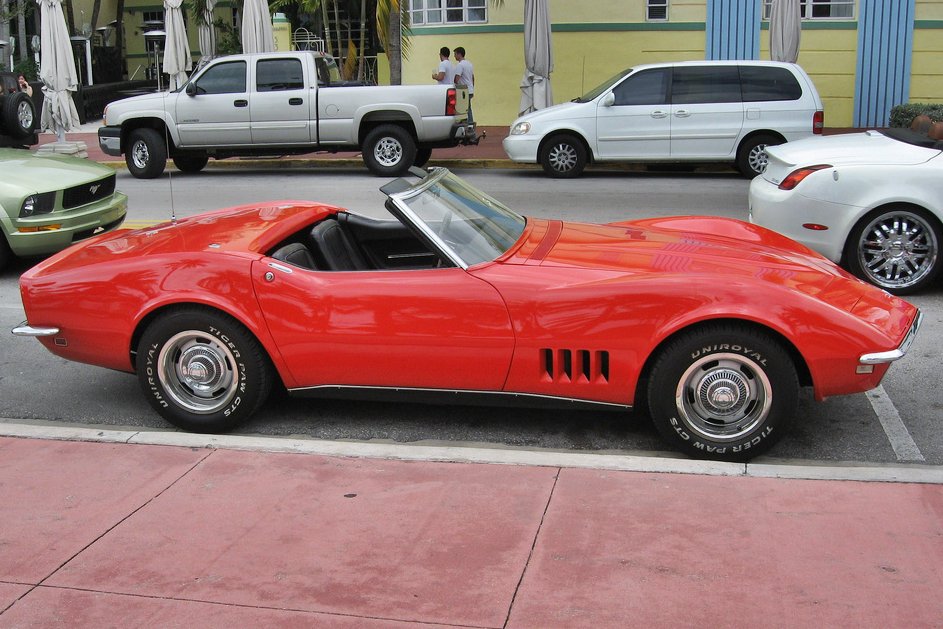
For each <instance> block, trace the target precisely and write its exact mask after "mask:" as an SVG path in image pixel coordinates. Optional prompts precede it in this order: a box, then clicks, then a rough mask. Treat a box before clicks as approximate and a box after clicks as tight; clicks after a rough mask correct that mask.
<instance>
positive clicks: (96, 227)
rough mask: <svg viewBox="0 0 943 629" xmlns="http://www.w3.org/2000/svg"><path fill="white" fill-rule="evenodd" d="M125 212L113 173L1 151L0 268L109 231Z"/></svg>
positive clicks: (63, 159)
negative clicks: (14, 258) (13, 260)
mask: <svg viewBox="0 0 943 629" xmlns="http://www.w3.org/2000/svg"><path fill="white" fill-rule="evenodd" d="M127 211H128V197H127V196H125V195H124V194H122V193H121V192H118V191H116V190H115V171H114V170H112V169H111V168H108V167H107V166H102V165H101V164H99V163H97V162H93V161H91V160H88V159H82V158H78V157H68V156H65V155H49V156H45V155H44V156H39V155H36V154H34V153H30V152H29V151H26V150H23V149H0V269H2V268H3V267H4V266H5V265H6V264H7V262H8V261H9V260H10V258H11V256H13V255H15V256H21V257H28V256H42V255H48V254H50V253H55V252H56V251H59V250H61V249H65V248H66V247H68V246H69V245H71V244H72V243H74V242H78V241H80V240H83V239H85V238H88V237H90V236H94V235H95V234H100V233H102V232H106V231H109V230H112V229H114V228H115V227H117V226H118V225H120V224H121V222H122V221H123V220H124V217H125V214H127Z"/></svg>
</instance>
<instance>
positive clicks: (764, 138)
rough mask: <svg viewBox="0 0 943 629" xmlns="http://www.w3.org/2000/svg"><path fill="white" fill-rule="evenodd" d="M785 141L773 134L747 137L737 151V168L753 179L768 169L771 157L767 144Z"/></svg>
mask: <svg viewBox="0 0 943 629" xmlns="http://www.w3.org/2000/svg"><path fill="white" fill-rule="evenodd" d="M782 143H783V141H782V140H781V139H780V138H777V137H776V136H773V135H754V136H753V137H751V138H747V139H746V140H744V141H743V143H742V144H741V145H740V148H739V150H738V151H737V170H739V171H740V174H742V175H743V176H744V177H746V178H747V179H753V178H754V177H757V176H759V175H762V174H763V173H764V172H765V171H766V164H767V163H768V162H769V157H767V155H766V147H767V146H776V145H778V144H782Z"/></svg>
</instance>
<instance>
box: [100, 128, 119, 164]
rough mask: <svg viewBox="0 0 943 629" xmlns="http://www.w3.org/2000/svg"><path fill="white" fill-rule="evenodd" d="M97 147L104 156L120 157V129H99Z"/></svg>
mask: <svg viewBox="0 0 943 629" xmlns="http://www.w3.org/2000/svg"><path fill="white" fill-rule="evenodd" d="M98 146H99V147H101V150H102V151H103V152H104V153H105V154H106V155H112V156H114V157H121V127H99V128H98Z"/></svg>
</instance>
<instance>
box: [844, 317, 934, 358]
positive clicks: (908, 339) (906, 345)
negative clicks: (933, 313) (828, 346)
mask: <svg viewBox="0 0 943 629" xmlns="http://www.w3.org/2000/svg"><path fill="white" fill-rule="evenodd" d="M921 323H923V313H922V312H920V311H919V310H918V311H917V316H916V317H914V322H913V323H912V324H911V326H910V330H908V331H907V336H905V337H904V340H903V342H902V343H901V344H900V346H899V347H898V348H897V349H892V350H891V351H889V352H874V353H870V354H862V355H861V358H859V359H858V362H859V363H860V364H862V365H882V364H884V363H892V362H894V361H895V360H900V359H901V358H903V357H904V356H906V355H907V350H909V349H910V346H911V344H912V343H913V342H914V338H915V337H916V336H917V331H918V330H919V329H920V324H921Z"/></svg>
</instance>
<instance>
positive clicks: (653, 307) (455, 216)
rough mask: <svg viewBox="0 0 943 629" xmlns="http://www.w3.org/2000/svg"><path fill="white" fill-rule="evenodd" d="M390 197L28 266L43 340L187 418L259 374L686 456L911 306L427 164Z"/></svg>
mask: <svg viewBox="0 0 943 629" xmlns="http://www.w3.org/2000/svg"><path fill="white" fill-rule="evenodd" d="M414 174H415V175H419V176H421V178H419V179H416V180H413V181H407V180H406V179H399V180H396V181H393V182H391V183H390V184H388V185H386V186H384V188H383V191H384V192H385V193H386V194H387V195H388V196H389V199H388V200H387V208H388V209H389V211H390V212H391V213H392V214H393V216H394V217H395V218H396V219H397V220H374V219H370V218H366V217H363V216H358V215H356V214H351V213H348V212H345V211H343V210H340V209H338V208H334V207H327V206H323V205H318V204H314V203H308V202H298V201H285V202H276V203H269V204H264V205H253V206H243V207H237V208H232V209H227V210H220V211H216V212H211V213H207V214H202V215H198V216H194V217H192V218H188V219H184V220H180V221H176V222H173V223H166V224H163V225H159V226H156V227H154V228H151V229H141V230H135V231H129V230H122V231H117V232H112V233H109V234H104V235H102V236H100V237H97V238H94V239H91V240H88V241H86V242H85V243H82V244H79V245H76V246H74V247H72V248H70V249H68V250H66V251H64V252H62V253H60V254H57V255H56V256H54V257H52V258H50V259H48V260H46V261H45V262H43V263H41V264H39V265H38V266H36V267H35V268H33V269H31V270H29V271H28V272H27V273H25V274H24V275H23V277H22V279H21V282H20V287H21V293H22V297H23V304H24V306H25V309H26V314H27V318H28V322H27V323H24V324H23V325H22V326H20V327H18V328H17V329H15V330H14V333H15V334H18V335H24V336H36V337H38V338H39V340H40V341H41V342H42V343H43V345H45V346H46V347H47V348H48V349H49V350H50V351H51V352H53V353H55V354H57V355H59V356H62V357H64V358H68V359H71V360H76V361H80V362H86V363H90V364H93V365H100V366H102V367H108V368H111V369H117V370H121V371H128V372H134V373H137V376H138V378H139V380H140V383H141V386H142V388H143V389H144V393H145V395H146V396H147V398H148V400H149V401H150V403H151V404H152V405H153V406H154V408H156V409H157V411H158V412H159V413H160V414H161V415H163V416H164V417H165V418H166V419H167V420H168V421H170V422H171V423H173V424H176V425H177V426H180V427H182V428H185V429H188V430H195V431H202V432H216V431H224V430H228V429H230V428H232V427H233V426H235V425H236V424H238V423H239V422H241V421H243V420H244V419H246V418H247V417H248V416H250V415H251V414H252V413H254V412H255V411H256V410H257V409H258V408H259V406H260V405H261V404H262V402H263V401H264V400H265V398H266V396H267V395H268V393H269V390H270V389H271V387H272V386H273V385H284V386H285V387H286V388H287V389H288V390H289V391H290V392H291V393H293V394H299V395H305V394H308V395H333V396H337V395H339V394H340V395H345V396H350V397H363V396H379V397H392V396H397V397H399V396H409V395H413V396H419V397H422V398H424V399H429V400H459V401H461V400H468V399H470V398H472V397H474V398H478V399H482V398H483V399H484V400H485V401H491V402H495V403H497V404H506V403H512V402H514V403H519V402H527V403H534V404H548V403H552V404H555V405H560V404H562V405H566V406H573V407H579V406H595V407H599V406H604V407H611V408H626V409H627V408H631V407H633V406H637V405H641V404H647V408H648V410H649V411H650V414H651V416H652V419H653V420H654V422H655V425H656V426H657V427H658V430H659V431H660V432H661V434H662V435H663V436H664V437H665V439H667V440H668V441H669V442H670V443H671V444H672V445H673V446H675V447H677V448H679V449H681V450H683V451H685V452H687V453H689V454H692V455H695V456H702V457H709V458H715V459H722V460H745V459H748V458H750V457H752V456H755V455H757V454H759V453H761V452H763V451H765V450H767V449H768V448H769V447H770V446H771V445H772V444H773V443H774V442H775V441H776V440H777V439H778V438H779V436H780V435H781V434H782V433H783V432H784V429H785V428H786V427H787V425H788V424H789V423H790V421H791V420H792V417H793V413H794V409H795V407H796V402H797V398H798V392H799V387H800V386H812V387H813V389H814V392H815V395H816V397H817V398H819V399H822V398H825V397H826V396H830V395H839V394H845V393H856V392H860V391H866V390H868V389H871V388H873V387H875V386H877V385H878V383H879V382H880V381H881V378H882V377H883V375H884V374H885V372H886V371H887V369H888V367H889V364H890V363H891V362H892V361H894V360H896V359H898V358H900V357H902V356H903V355H904V353H905V352H906V350H907V348H908V347H909V345H910V342H911V340H912V339H913V337H914V335H915V333H916V331H917V328H918V327H919V322H920V315H919V313H918V311H917V309H916V308H914V307H913V306H911V305H910V304H908V303H907V302H905V301H902V300H901V299H898V298H896V297H892V296H891V295H889V294H887V293H885V292H883V291H880V290H878V289H876V288H874V287H872V286H869V285H867V284H864V283H863V282H860V281H858V280H856V279H854V278H853V277H851V276H850V275H848V274H846V273H845V272H844V271H842V270H840V269H839V268H838V267H837V266H835V265H834V264H832V263H831V262H829V261H827V260H826V259H824V258H822V257H820V256H819V255H817V254H815V253H812V252H811V251H810V250H808V249H806V248H805V247H803V246H801V245H799V244H797V243H795V242H792V241H790V240H788V239H786V238H784V237H782V236H779V235H777V234H775V233H773V232H771V231H768V230H766V229H763V228H761V227H758V226H755V225H750V224H748V223H743V222H740V221H735V220H730V219H722V218H698V217H679V218H666V219H652V220H643V221H633V222H627V223H614V224H610V225H593V224H583V223H564V222H561V221H554V220H540V219H530V218H524V217H522V216H519V215H517V214H515V213H514V212H512V211H510V210H509V209H507V208H506V207H504V206H503V205H501V204H500V203H498V202H497V201H495V200H494V199H492V198H490V197H488V196H487V195H485V194H483V193H481V192H479V191H477V190H475V189H474V188H472V187H470V186H469V185H467V184H466V183H464V182H463V181H462V180H460V179H459V178H457V177H455V176H454V175H452V174H451V173H449V172H448V171H446V170H442V169H434V170H432V171H430V172H428V173H427V172H425V171H421V172H420V171H417V172H416V173H414Z"/></svg>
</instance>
